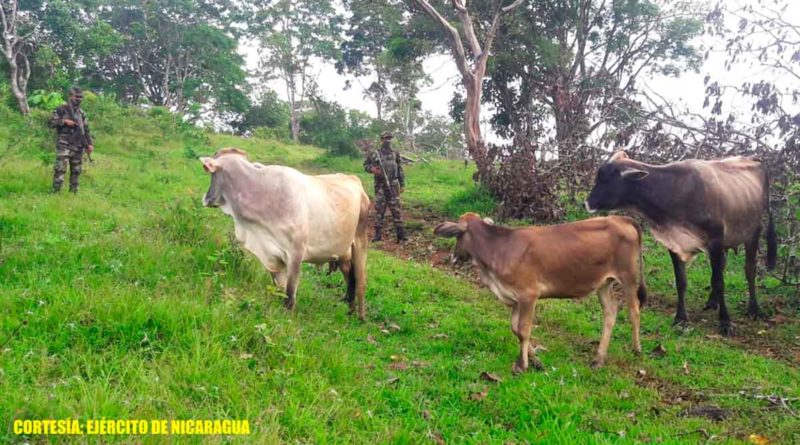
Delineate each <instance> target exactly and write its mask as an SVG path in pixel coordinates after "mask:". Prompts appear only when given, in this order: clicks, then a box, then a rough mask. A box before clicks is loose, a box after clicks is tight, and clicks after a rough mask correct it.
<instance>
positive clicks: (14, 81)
mask: <svg viewBox="0 0 800 445" xmlns="http://www.w3.org/2000/svg"><path fill="white" fill-rule="evenodd" d="M23 57H24V56H23ZM24 62H25V64H27V63H28V61H27V58H24ZM8 67H9V76H10V81H11V82H10V83H11V94H13V95H14V98H15V99H17V105H19V111H20V112H21V113H22V114H24V115H26V116H27V115H28V114H30V112H31V110H30V108H29V107H28V93H27V91H26V86H27V83H28V75H29V74H28V73H29V71H26V70H25V69H23V70H22V72H21V71H20V68H19V65H17V61H16V60H13V59H10V60H8Z"/></svg>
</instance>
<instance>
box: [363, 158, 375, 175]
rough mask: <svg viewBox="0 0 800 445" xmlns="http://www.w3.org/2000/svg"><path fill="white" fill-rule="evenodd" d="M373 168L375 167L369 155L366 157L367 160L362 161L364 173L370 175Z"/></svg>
mask: <svg viewBox="0 0 800 445" xmlns="http://www.w3.org/2000/svg"><path fill="white" fill-rule="evenodd" d="M373 167H375V163H374V162H373V160H372V153H370V154H368V155H367V159H365V160H364V171H366V172H367V173H372V168H373Z"/></svg>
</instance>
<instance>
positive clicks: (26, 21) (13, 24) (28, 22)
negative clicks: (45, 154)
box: [0, 0, 37, 115]
mask: <svg viewBox="0 0 800 445" xmlns="http://www.w3.org/2000/svg"><path fill="white" fill-rule="evenodd" d="M22 6H24V5H22ZM0 21H2V25H3V28H2V36H1V37H2V47H0V53H2V54H3V56H4V57H5V60H6V64H7V65H8V79H9V85H10V86H11V93H12V94H13V95H14V98H15V99H16V100H17V105H18V106H19V110H20V111H21V112H22V114H25V115H27V114H28V113H30V108H29V107H28V92H27V90H28V79H29V78H30V75H31V60H30V57H31V54H32V53H33V50H34V42H35V37H36V35H35V34H36V32H37V23H36V22H35V20H34V15H33V13H32V11H31V9H25V8H23V7H21V5H20V2H19V1H18V0H3V2H2V4H0Z"/></svg>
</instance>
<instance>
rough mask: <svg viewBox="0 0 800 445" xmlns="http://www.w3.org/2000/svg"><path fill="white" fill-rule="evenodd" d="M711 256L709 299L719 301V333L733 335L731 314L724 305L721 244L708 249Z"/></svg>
mask: <svg viewBox="0 0 800 445" xmlns="http://www.w3.org/2000/svg"><path fill="white" fill-rule="evenodd" d="M708 253H709V257H710V258H711V299H713V300H715V301H717V302H718V303H719V332H720V334H721V335H725V336H731V335H733V328H732V327H731V316H730V314H728V308H727V307H726V306H725V280H724V276H723V275H724V273H725V260H726V256H727V252H726V250H725V248H724V247H722V245H721V244H717V243H714V244H712V246H710V247H709V249H708Z"/></svg>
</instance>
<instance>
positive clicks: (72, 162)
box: [53, 141, 83, 192]
mask: <svg viewBox="0 0 800 445" xmlns="http://www.w3.org/2000/svg"><path fill="white" fill-rule="evenodd" d="M67 165H69V190H70V191H72V192H77V191H78V181H79V179H80V176H81V171H82V170H83V148H81V147H76V146H74V145H71V144H67V143H65V142H62V141H59V142H58V143H57V144H56V165H55V168H54V171H53V190H54V191H59V190H61V186H62V185H63V184H64V177H65V176H66V174H67Z"/></svg>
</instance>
